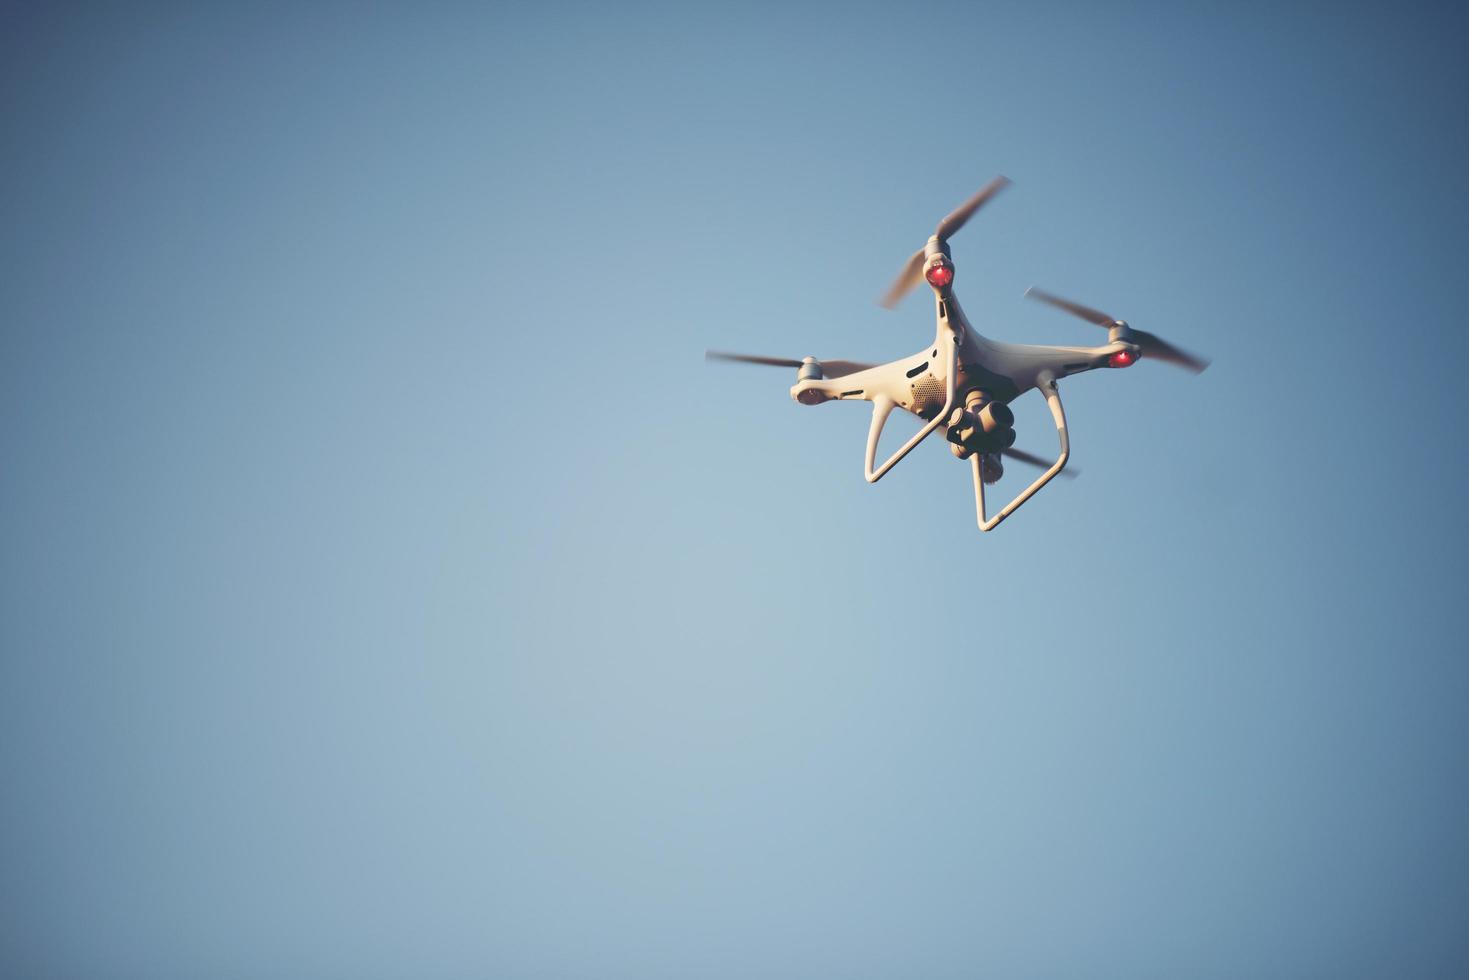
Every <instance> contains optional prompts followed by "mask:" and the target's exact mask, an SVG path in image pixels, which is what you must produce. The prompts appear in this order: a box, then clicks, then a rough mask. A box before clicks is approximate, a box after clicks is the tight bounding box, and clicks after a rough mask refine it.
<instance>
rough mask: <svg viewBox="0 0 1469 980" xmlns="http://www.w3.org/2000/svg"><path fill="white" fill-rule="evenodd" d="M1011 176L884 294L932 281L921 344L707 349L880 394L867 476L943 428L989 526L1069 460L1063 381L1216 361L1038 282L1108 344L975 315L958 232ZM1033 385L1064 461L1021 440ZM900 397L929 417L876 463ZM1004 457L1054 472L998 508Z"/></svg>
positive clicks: (954, 222) (825, 386)
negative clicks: (1019, 445)
mask: <svg viewBox="0 0 1469 980" xmlns="http://www.w3.org/2000/svg"><path fill="white" fill-rule="evenodd" d="M1009 184H1010V181H1009V179H1008V178H1005V177H996V178H995V179H994V180H992V181H990V182H989V183H988V184H986V185H985V186H984V187H983V188H981V189H980V191H979V193H977V194H975V195H974V196H973V197H971V198H970V199H969V200H967V201H965V202H964V203H963V204H961V205H960V206H959V207H958V208H957V209H956V210H954V211H953V212H952V213H950V214H949V215H948V216H947V217H946V218H944V219H943V220H942V221H940V222H939V223H938V228H937V229H936V230H935V231H934V233H933V235H932V236H931V237H930V238H929V239H928V243H927V244H926V245H924V246H923V247H922V248H920V249H919V250H918V251H916V252H914V253H913V254H912V256H910V257H909V259H908V261H907V262H906V263H905V264H904V265H903V270H902V272H900V273H899V274H898V278H897V279H896V280H895V281H894V282H893V284H892V286H891V288H889V289H888V291H887V293H886V294H885V295H884V296H883V297H882V299H881V300H880V302H881V304H882V305H883V306H885V307H887V308H888V309H892V308H893V307H895V306H897V305H898V302H899V301H900V300H901V299H902V298H903V297H904V296H906V295H908V293H909V292H910V291H912V290H913V289H914V288H915V287H917V286H918V284H919V283H920V282H927V283H928V285H929V286H930V287H932V289H933V298H934V307H935V309H936V311H937V315H938V328H937V330H936V332H935V334H934V339H933V343H932V344H930V345H929V346H927V347H925V348H924V349H923V350H921V351H919V352H918V353H916V354H913V355H912V356H909V357H903V358H899V359H898V360H896V361H892V362H890V363H887V364H876V365H874V364H864V363H861V362H859V361H841V360H817V359H816V358H814V357H806V358H802V359H801V360H794V359H790V358H781V357H761V356H757V355H753V354H732V353H728V352H726V351H713V350H711V351H705V357H706V358H707V359H709V360H720V361H738V362H742V363H746V364H765V365H770V366H773V367H785V368H796V383H795V385H794V386H793V387H792V388H791V397H792V398H794V399H795V400H796V401H797V402H799V403H801V404H802V405H820V404H821V403H822V402H828V401H866V402H871V403H872V423H871V426H870V428H869V429H868V431H867V457H866V463H865V469H864V475H865V476H866V477H867V482H868V483H876V482H877V481H878V480H880V479H882V478H883V476H885V475H886V474H887V472H888V471H889V470H891V469H892V468H893V467H894V466H896V465H897V464H898V463H899V461H901V460H902V459H903V457H905V456H907V455H908V454H909V453H910V452H912V451H913V449H914V448H915V447H916V446H917V445H918V444H919V443H920V442H922V441H923V440H925V439H927V438H928V437H929V436H931V435H933V434H934V433H935V432H937V431H939V430H940V429H942V430H943V431H944V434H945V436H946V438H947V439H948V441H949V443H950V446H949V449H950V451H951V452H952V453H953V454H954V455H955V456H956V457H958V458H959V459H961V460H968V461H969V464H970V469H971V471H972V473H973V477H974V502H975V510H976V512H977V515H978V520H979V529H980V530H981V531H992V530H994V529H995V528H996V527H998V526H999V524H1000V522H1001V521H1003V520H1004V519H1005V518H1007V517H1009V516H1010V515H1011V514H1013V513H1015V511H1016V510H1018V509H1019V508H1020V507H1021V505H1023V504H1024V503H1025V502H1026V501H1027V500H1029V499H1030V498H1031V497H1033V496H1035V494H1036V493H1037V492H1039V490H1040V489H1041V488H1042V487H1044V486H1045V485H1046V484H1047V483H1050V482H1051V480H1053V479H1055V478H1056V477H1057V476H1058V475H1059V474H1060V473H1061V471H1062V470H1064V469H1065V468H1066V462H1067V460H1068V459H1069V458H1070V456H1071V442H1070V439H1069V438H1068V437H1067V434H1066V412H1065V410H1064V409H1063V408H1062V407H1061V395H1060V392H1059V390H1058V388H1057V382H1058V381H1060V380H1061V379H1062V378H1066V377H1070V376H1071V375H1073V374H1080V373H1082V372H1083V371H1091V370H1093V369H1095V368H1109V369H1115V368H1127V367H1131V366H1132V365H1134V364H1136V363H1137V362H1138V361H1139V360H1156V361H1161V362H1163V363H1165V364H1174V365H1177V366H1178V367H1181V368H1184V369H1186V370H1189V371H1192V372H1194V373H1195V374H1198V373H1199V372H1201V371H1203V370H1204V368H1206V367H1208V365H1209V362H1208V361H1207V360H1206V359H1204V358H1201V357H1198V356H1197V355H1194V354H1190V353H1188V352H1187V351H1184V350H1181V349H1179V348H1177V347H1175V346H1173V345H1172V344H1170V343H1168V342H1167V341H1165V340H1163V339H1162V338H1161V337H1158V336H1156V335H1154V334H1151V333H1148V332H1147V331H1145V330H1138V329H1136V328H1134V327H1131V326H1129V325H1128V324H1127V322H1126V321H1124V320H1118V319H1116V318H1115V317H1111V316H1108V315H1107V314H1106V313H1103V312H1101V311H1100V310H1095V309H1092V308H1091V307H1089V306H1083V305H1081V304H1080V303H1073V302H1072V301H1071V300H1068V299H1062V298H1061V297H1060V296H1056V295H1053V294H1051V293H1047V292H1044V291H1042V290H1040V289H1037V288H1035V287H1031V288H1030V289H1028V290H1026V296H1028V297H1030V298H1031V299H1036V300H1039V301H1040V302H1043V303H1048V304H1050V305H1051V306H1054V307H1056V308H1058V309H1061V310H1065V311H1066V312H1067V313H1070V314H1072V315H1074V316H1077V317H1080V318H1081V319H1083V320H1087V321H1089V322H1091V323H1094V324H1096V325H1097V326H1099V327H1103V328H1104V329H1106V331H1107V343H1106V344H1105V345H1103V346H1101V347H1048V346H1032V345H1025V344H1007V343H1001V342H999V341H995V340H990V339H989V338H987V337H984V336H981V335H980V333H979V332H978V331H977V330H975V329H974V327H972V326H971V325H970V323H969V320H968V319H967V318H966V317H965V316H964V311H963V310H962V309H961V308H960V306H959V301H958V299H957V298H955V296H954V288H953V287H954V261H953V258H952V257H951V256H950V253H949V239H950V238H952V237H953V236H954V234H955V233H956V232H958V231H959V229H961V228H963V227H964V225H965V223H966V222H968V221H969V219H970V218H972V217H973V216H974V213H975V212H976V211H978V210H979V209H980V208H981V207H983V206H984V205H985V204H986V203H988V202H989V201H990V199H991V198H993V197H994V196H995V195H996V194H998V193H999V192H1000V191H1002V190H1004V189H1005V188H1006V187H1007V186H1009ZM1032 389H1034V390H1037V391H1039V392H1040V393H1041V394H1042V395H1043V396H1044V397H1045V399H1046V404H1047V405H1048V406H1049V407H1050V410H1051V417H1052V418H1053V419H1054V420H1055V423H1056V434H1057V436H1058V437H1059V441H1060V453H1059V455H1057V457H1056V460H1055V462H1051V463H1048V462H1047V461H1046V460H1045V459H1044V458H1043V457H1041V456H1037V455H1035V454H1033V453H1029V452H1026V451H1024V450H1022V449H1016V448H1015V428H1014V425H1015V414H1014V412H1012V411H1011V409H1010V403H1011V402H1013V401H1014V400H1015V399H1017V398H1019V397H1020V396H1021V395H1023V394H1025V393H1026V392H1028V391H1031V390H1032ZM899 408H900V409H902V410H904V411H906V412H909V413H911V414H913V415H916V416H918V418H919V419H920V420H922V422H923V423H924V425H923V427H922V428H921V429H919V430H918V432H917V433H915V434H914V435H913V436H912V437H911V438H909V439H908V441H907V442H905V443H903V445H902V446H900V447H899V448H898V449H897V451H896V452H894V453H893V454H892V455H891V456H889V457H888V458H887V460H886V461H885V462H883V463H882V464H881V465H877V456H878V452H877V449H878V444H879V442H880V441H881V439H882V431H883V428H884V427H885V426H886V425H887V422H888V418H889V417H890V416H891V415H892V413H893V410H894V409H899ZM1001 457H1005V458H1008V459H1012V460H1015V461H1017V462H1021V463H1026V464H1028V465H1032V466H1036V467H1039V468H1041V469H1042V470H1044V472H1043V473H1042V474H1041V475H1040V476H1039V477H1037V478H1036V479H1035V481H1034V482H1033V483H1031V484H1030V485H1029V486H1028V487H1026V488H1025V489H1024V490H1021V491H1020V493H1019V494H1017V495H1016V497H1015V499H1014V500H1012V501H1010V502H1009V503H1008V504H1006V505H1005V506H1004V507H1002V508H1001V509H1000V511H999V513H997V514H995V515H994V516H993V517H991V516H989V515H988V514H987V512H986V509H985V487H986V486H988V485H991V484H994V483H996V482H997V481H998V480H999V479H1000V477H1001V475H1002V474H1003V473H1004V466H1003V464H1002V463H1001ZM1068 475H1073V474H1068Z"/></svg>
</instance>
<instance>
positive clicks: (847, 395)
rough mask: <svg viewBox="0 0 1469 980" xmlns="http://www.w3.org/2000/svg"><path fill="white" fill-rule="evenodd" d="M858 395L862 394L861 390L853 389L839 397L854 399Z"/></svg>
mask: <svg viewBox="0 0 1469 980" xmlns="http://www.w3.org/2000/svg"><path fill="white" fill-rule="evenodd" d="M860 394H862V389H861V388H853V389H852V390H851V391H844V392H842V394H841V397H843V398H856V397H857V396H858V395H860Z"/></svg>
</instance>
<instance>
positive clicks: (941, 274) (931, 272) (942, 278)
mask: <svg viewBox="0 0 1469 980" xmlns="http://www.w3.org/2000/svg"><path fill="white" fill-rule="evenodd" d="M923 277H924V278H925V279H927V280H928V284H929V285H930V286H932V287H933V288H934V289H943V288H944V287H945V286H947V285H948V284H949V283H951V282H953V281H954V267H953V266H952V265H942V264H941V265H931V266H929V267H928V271H927V272H925V273H924V274H923Z"/></svg>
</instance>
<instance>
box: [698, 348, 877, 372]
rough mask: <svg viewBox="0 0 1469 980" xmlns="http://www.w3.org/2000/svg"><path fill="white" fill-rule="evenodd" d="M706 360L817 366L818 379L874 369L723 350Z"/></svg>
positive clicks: (707, 354)
mask: <svg viewBox="0 0 1469 980" xmlns="http://www.w3.org/2000/svg"><path fill="white" fill-rule="evenodd" d="M704 359H705V360H707V361H735V362H737V363H740V364H766V365H769V366H770V367H790V368H799V367H805V366H806V365H807V364H815V365H816V366H817V367H819V368H820V369H821V374H820V375H818V377H827V378H840V377H842V376H843V375H847V374H856V373H857V372H858V371H866V370H867V369H868V368H870V367H873V366H874V365H872V364H863V363H862V362H861V361H819V360H817V359H816V358H814V357H808V358H806V359H805V360H801V361H798V360H795V359H794V358H790V357H762V356H760V355H759V354H731V353H729V352H728V351H722V350H706V351H705V352H704Z"/></svg>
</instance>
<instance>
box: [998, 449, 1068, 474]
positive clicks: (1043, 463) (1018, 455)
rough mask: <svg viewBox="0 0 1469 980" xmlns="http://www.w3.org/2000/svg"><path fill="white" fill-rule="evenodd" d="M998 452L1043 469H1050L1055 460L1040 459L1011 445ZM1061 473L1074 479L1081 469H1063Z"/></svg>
mask: <svg viewBox="0 0 1469 980" xmlns="http://www.w3.org/2000/svg"><path fill="white" fill-rule="evenodd" d="M1000 453H1001V454H1002V455H1005V456H1008V457H1010V458H1011V459H1013V460H1016V461H1017V462H1021V463H1025V464H1027V465H1029V466H1038V467H1040V468H1041V469H1043V470H1048V469H1050V468H1051V464H1052V463H1054V462H1055V460H1054V459H1042V458H1041V457H1039V456H1037V455H1036V454H1035V453H1028V452H1026V451H1025V450H1024V449H1015V448H1014V447H1011V448H1010V449H1001V450H1000ZM1061 475H1062V476H1064V477H1068V478H1070V479H1073V480H1074V479H1075V478H1076V477H1078V476H1080V475H1081V470H1077V469H1064V470H1062V471H1061Z"/></svg>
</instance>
